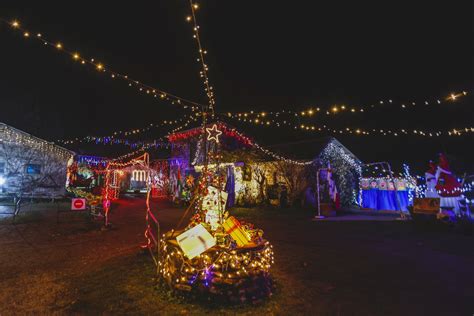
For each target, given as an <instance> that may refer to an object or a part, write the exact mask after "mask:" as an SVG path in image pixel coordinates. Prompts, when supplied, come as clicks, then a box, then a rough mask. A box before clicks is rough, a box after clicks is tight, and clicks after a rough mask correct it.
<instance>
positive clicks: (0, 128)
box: [0, 122, 75, 155]
mask: <svg viewBox="0 0 474 316" xmlns="http://www.w3.org/2000/svg"><path fill="white" fill-rule="evenodd" d="M4 130H10V131H12V132H14V133H16V134H19V135H21V136H23V137H25V138H28V139H30V140H32V141H35V142H38V143H43V144H47V145H50V146H54V147H55V148H57V149H58V150H59V151H63V152H64V153H68V154H70V155H75V153H74V152H73V151H71V150H69V149H67V148H64V147H62V146H59V145H56V144H55V143H54V142H48V141H47V140H44V139H41V138H39V137H36V136H33V135H31V134H29V133H27V132H24V131H22V130H19V129H17V128H14V127H12V126H10V125H8V124H5V123H2V122H0V131H4ZM0 140H1V139H0Z"/></svg>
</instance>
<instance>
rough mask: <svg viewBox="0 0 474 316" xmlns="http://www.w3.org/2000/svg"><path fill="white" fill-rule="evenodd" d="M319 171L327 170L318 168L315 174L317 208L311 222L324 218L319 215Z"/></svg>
mask: <svg viewBox="0 0 474 316" xmlns="http://www.w3.org/2000/svg"><path fill="white" fill-rule="evenodd" d="M321 170H327V169H326V168H319V169H318V171H317V172H316V205H317V206H318V214H316V215H315V216H314V217H313V220H319V219H323V218H324V216H322V215H321V199H320V196H319V173H320V171H321Z"/></svg>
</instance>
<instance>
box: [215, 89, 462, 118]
mask: <svg viewBox="0 0 474 316" xmlns="http://www.w3.org/2000/svg"><path fill="white" fill-rule="evenodd" d="M467 94H468V93H467V91H462V92H460V93H451V94H450V95H448V96H446V97H444V98H438V99H434V100H431V101H423V102H415V101H410V102H398V103H395V102H394V101H393V100H391V99H389V100H380V101H378V102H377V103H375V104H371V105H367V106H348V105H333V106H330V107H326V108H321V107H309V108H307V109H306V110H303V111H294V110H281V111H269V112H266V111H248V112H235V113H232V112H227V113H221V114H224V115H226V116H228V117H232V118H239V117H252V118H254V119H255V118H257V119H262V120H264V119H265V118H266V117H268V116H274V117H279V116H284V115H287V116H294V117H298V118H311V117H317V116H319V114H320V113H321V114H325V115H326V116H334V115H337V114H341V113H352V114H356V113H364V112H366V111H369V110H371V109H375V108H378V107H380V106H384V105H386V104H388V105H392V106H395V105H397V107H400V108H402V109H407V108H414V107H416V106H429V105H433V104H434V105H438V104H446V103H452V102H455V101H458V100H459V99H460V98H462V97H465V96H467Z"/></svg>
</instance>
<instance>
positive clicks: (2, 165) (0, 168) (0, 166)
mask: <svg viewBox="0 0 474 316" xmlns="http://www.w3.org/2000/svg"><path fill="white" fill-rule="evenodd" d="M5 172H6V170H5V163H4V162H0V174H5Z"/></svg>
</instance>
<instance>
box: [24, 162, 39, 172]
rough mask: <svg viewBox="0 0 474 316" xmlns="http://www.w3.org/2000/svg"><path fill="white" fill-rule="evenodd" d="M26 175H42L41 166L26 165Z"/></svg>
mask: <svg viewBox="0 0 474 316" xmlns="http://www.w3.org/2000/svg"><path fill="white" fill-rule="evenodd" d="M26 173H27V174H40V173H41V165H37V164H31V163H29V164H27V165H26Z"/></svg>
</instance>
